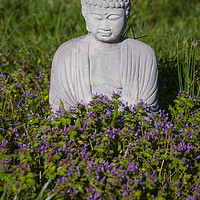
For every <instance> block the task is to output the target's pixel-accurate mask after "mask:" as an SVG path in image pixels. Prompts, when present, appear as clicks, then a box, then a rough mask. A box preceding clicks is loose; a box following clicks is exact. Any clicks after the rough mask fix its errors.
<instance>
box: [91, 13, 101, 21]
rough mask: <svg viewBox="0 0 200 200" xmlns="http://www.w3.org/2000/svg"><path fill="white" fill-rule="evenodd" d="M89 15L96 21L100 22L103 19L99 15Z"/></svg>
mask: <svg viewBox="0 0 200 200" xmlns="http://www.w3.org/2000/svg"><path fill="white" fill-rule="evenodd" d="M91 15H92V17H93V18H94V19H97V20H102V19H103V17H102V16H101V15H99V14H96V13H92V14H91Z"/></svg>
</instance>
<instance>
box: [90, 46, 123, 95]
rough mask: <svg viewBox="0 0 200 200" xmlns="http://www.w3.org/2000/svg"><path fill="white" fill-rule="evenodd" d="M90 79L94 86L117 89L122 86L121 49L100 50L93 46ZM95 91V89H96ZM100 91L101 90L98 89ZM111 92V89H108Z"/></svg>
mask: <svg viewBox="0 0 200 200" xmlns="http://www.w3.org/2000/svg"><path fill="white" fill-rule="evenodd" d="M89 59H90V61H89V63H90V80H91V85H92V87H93V88H95V87H96V88H99V87H100V88H102V92H104V90H105V89H103V88H107V89H106V90H113V89H114V90H115V88H116V89H120V88H121V78H120V68H121V50H120V49H117V50H114V51H110V52H106V51H105V52H103V51H99V50H97V49H95V48H92V49H91V51H90V57H89ZM94 92H95V91H94ZM97 92H99V91H97ZM107 92H109V91H107Z"/></svg>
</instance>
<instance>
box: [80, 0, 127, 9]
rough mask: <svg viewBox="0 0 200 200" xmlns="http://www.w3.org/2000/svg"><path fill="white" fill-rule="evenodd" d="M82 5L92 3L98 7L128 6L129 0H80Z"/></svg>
mask: <svg viewBox="0 0 200 200" xmlns="http://www.w3.org/2000/svg"><path fill="white" fill-rule="evenodd" d="M82 4H84V5H92V6H97V7H100V8H125V9H127V8H129V7H130V0H82Z"/></svg>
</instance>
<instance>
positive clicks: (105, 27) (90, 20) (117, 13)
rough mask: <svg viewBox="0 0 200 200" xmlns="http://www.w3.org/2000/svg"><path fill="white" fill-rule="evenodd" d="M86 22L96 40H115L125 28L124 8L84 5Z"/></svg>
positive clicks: (110, 41)
mask: <svg viewBox="0 0 200 200" xmlns="http://www.w3.org/2000/svg"><path fill="white" fill-rule="evenodd" d="M86 23H87V29H88V31H89V32H90V33H91V34H92V35H93V36H94V37H95V38H96V39H97V40H99V41H101V42H107V43H113V42H117V41H118V39H119V37H120V36H121V35H122V33H123V32H124V30H125V28H126V23H127V17H126V10H125V9H124V8H115V9H113V8H102V7H101V8H100V7H98V6H86Z"/></svg>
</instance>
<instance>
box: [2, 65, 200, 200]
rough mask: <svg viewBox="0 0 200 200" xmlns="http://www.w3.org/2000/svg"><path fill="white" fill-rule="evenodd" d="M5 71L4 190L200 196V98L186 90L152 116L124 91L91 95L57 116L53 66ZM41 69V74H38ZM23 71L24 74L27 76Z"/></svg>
mask: <svg viewBox="0 0 200 200" xmlns="http://www.w3.org/2000/svg"><path fill="white" fill-rule="evenodd" d="M21 65H22V67H21V68H20V70H18V71H16V72H14V73H13V74H11V75H10V76H8V75H6V74H1V75H0V90H1V93H0V110H1V112H0V132H1V135H0V180H1V181H0V192H1V194H3V192H4V191H5V189H6V188H8V187H9V186H10V188H11V189H10V190H9V193H8V194H7V196H9V198H13V197H14V196H15V195H16V194H19V193H20V192H21V194H26V195H27V196H24V199H26V198H29V199H35V197H36V196H37V195H38V194H39V192H40V190H42V189H45V192H44V194H43V196H44V197H47V196H49V198H50V197H54V199H56V198H60V199H61V198H63V199H98V200H100V199H116V200H117V199H159V198H166V199H183V198H187V199H198V197H199V195H200V185H199V182H200V176H199V174H200V142H199V141H200V135H199V133H200V127H199V124H200V121H199V119H200V99H199V98H198V97H195V98H192V97H190V96H189V94H188V93H184V92H181V93H180V94H179V95H178V97H177V98H176V100H175V102H174V107H170V109H169V111H170V113H166V112H165V111H162V110H160V111H159V114H158V117H157V118H156V119H155V120H154V121H152V120H151V119H149V118H148V117H147V116H148V115H147V113H148V108H147V107H146V105H145V104H143V103H139V104H138V105H135V106H132V107H131V106H128V105H127V104H123V103H122V102H121V101H119V97H120V94H119V93H114V94H113V96H112V98H111V99H109V98H108V97H107V96H106V95H103V94H100V95H97V94H96V95H93V96H92V101H91V102H90V103H89V104H88V105H84V104H82V103H78V104H77V105H76V106H75V107H72V108H71V109H70V110H69V111H65V110H62V111H60V112H59V113H57V115H56V116H54V114H52V113H51V111H50V108H49V104H48V92H49V88H48V84H49V82H48V80H49V72H48V71H47V70H43V69H41V68H39V67H35V72H34V74H32V73H30V74H29V75H28V73H27V71H26V63H21ZM35 74H36V76H35ZM24 77H25V78H24Z"/></svg>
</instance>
